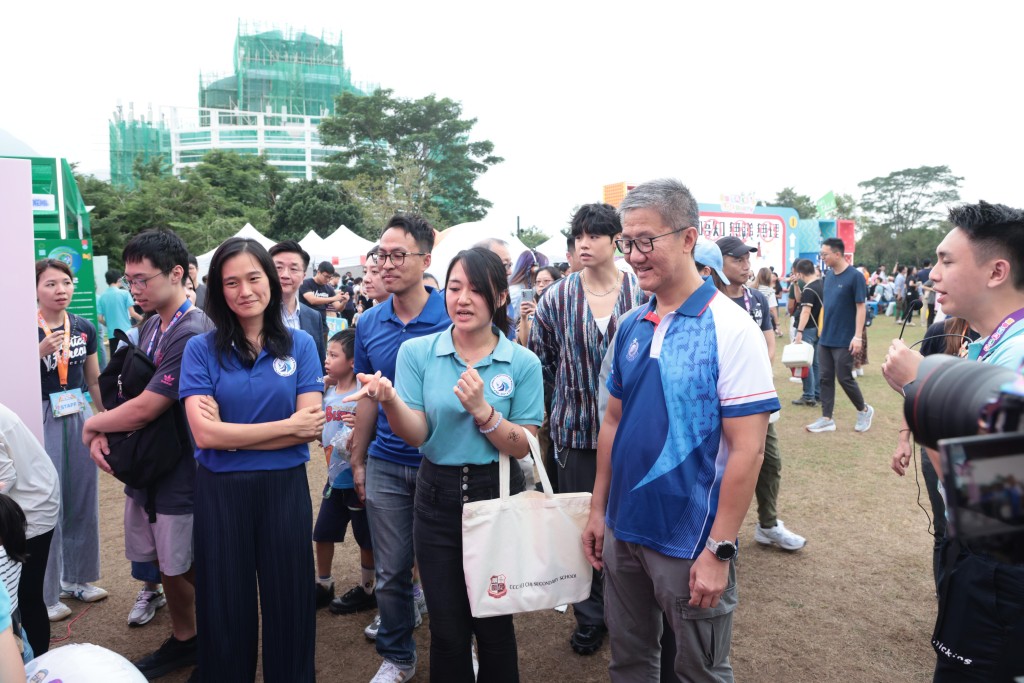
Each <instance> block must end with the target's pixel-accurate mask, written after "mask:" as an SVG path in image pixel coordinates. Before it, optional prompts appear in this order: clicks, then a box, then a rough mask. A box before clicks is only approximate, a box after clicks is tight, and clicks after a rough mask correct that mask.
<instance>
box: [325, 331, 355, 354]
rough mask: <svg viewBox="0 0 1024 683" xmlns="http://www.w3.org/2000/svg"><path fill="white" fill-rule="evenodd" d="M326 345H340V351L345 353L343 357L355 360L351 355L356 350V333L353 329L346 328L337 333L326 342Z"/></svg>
mask: <svg viewBox="0 0 1024 683" xmlns="http://www.w3.org/2000/svg"><path fill="white" fill-rule="evenodd" d="M327 343H328V344H341V350H342V351H344V352H345V357H346V358H348V359H349V360H351V359H353V358H355V356H354V355H353V354H354V353H355V350H356V331H355V328H352V327H350V328H348V329H347V330H342V331H341V332H338V333H337V334H335V335H334V336H333V337H331V338H330V339H328V340H327Z"/></svg>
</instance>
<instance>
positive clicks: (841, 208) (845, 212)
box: [835, 194, 857, 220]
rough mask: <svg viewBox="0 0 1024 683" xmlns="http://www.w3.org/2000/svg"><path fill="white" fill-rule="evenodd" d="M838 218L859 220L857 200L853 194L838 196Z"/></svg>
mask: <svg viewBox="0 0 1024 683" xmlns="http://www.w3.org/2000/svg"><path fill="white" fill-rule="evenodd" d="M835 217H836V218H838V219H842V220H854V219H855V218H857V200H856V199H854V198H853V195H852V194H837V195H836V215H835Z"/></svg>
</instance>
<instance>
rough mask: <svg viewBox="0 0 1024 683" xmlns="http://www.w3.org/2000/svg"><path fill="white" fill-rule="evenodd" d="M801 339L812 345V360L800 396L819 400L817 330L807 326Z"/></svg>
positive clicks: (806, 399) (819, 376)
mask: <svg viewBox="0 0 1024 683" xmlns="http://www.w3.org/2000/svg"><path fill="white" fill-rule="evenodd" d="M801 339H803V341H804V343H805V344H810V345H811V346H813V347H814V362H813V363H811V370H810V372H808V373H807V376H806V377H804V395H803V396H801V398H802V399H804V400H805V401H811V400H813V401H820V400H821V374H820V373H819V372H818V331H817V330H815V329H812V328H810V327H808V328H807V329H805V330H804V333H803V336H802V337H801Z"/></svg>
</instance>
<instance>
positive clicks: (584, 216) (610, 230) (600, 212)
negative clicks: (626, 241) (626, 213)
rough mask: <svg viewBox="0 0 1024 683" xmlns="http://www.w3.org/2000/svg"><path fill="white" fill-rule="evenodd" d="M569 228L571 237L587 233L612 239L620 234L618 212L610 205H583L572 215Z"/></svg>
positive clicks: (620, 222)
mask: <svg viewBox="0 0 1024 683" xmlns="http://www.w3.org/2000/svg"><path fill="white" fill-rule="evenodd" d="M569 226H570V231H571V233H572V236H573V237H579V236H580V235H582V234H583V233H587V234H588V235H605V236H607V237H612V238H614V237H615V236H616V235H618V234H619V233H621V232H622V221H621V220H620V219H619V212H618V211H616V210H615V207H614V206H612V205H611V204H598V203H595V204H584V205H583V206H581V207H580V208H579V209H578V210H577V211H576V213H575V214H574V215H573V217H572V222H571V223H570V224H569Z"/></svg>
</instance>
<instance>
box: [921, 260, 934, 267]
mask: <svg viewBox="0 0 1024 683" xmlns="http://www.w3.org/2000/svg"><path fill="white" fill-rule="evenodd" d="M930 265H932V260H931V259H930V258H926V259H925V260H924V263H922V264H921V267H922V268H927V267H928V266H930Z"/></svg>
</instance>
